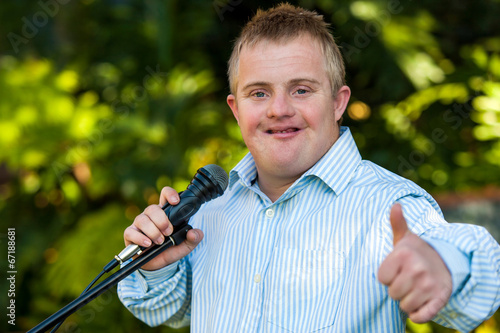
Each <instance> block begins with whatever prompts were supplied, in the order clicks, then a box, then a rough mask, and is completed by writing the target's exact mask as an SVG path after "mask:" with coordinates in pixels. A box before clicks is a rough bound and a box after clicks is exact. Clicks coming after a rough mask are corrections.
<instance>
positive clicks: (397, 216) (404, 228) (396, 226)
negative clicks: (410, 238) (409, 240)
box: [390, 203, 410, 245]
mask: <svg viewBox="0 0 500 333" xmlns="http://www.w3.org/2000/svg"><path fill="white" fill-rule="evenodd" d="M390 220H391V227H392V233H393V235H394V238H393V244H394V245H396V244H397V243H398V242H399V241H400V240H401V239H402V238H403V237H404V236H406V235H407V234H409V233H410V230H408V225H407V224H406V220H405V218H404V216H403V208H402V207H401V205H400V204H398V203H397V204H394V206H392V208H391V216H390Z"/></svg>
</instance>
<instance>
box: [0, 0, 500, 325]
mask: <svg viewBox="0 0 500 333" xmlns="http://www.w3.org/2000/svg"><path fill="white" fill-rule="evenodd" d="M290 2H291V3H293V4H298V5H301V6H304V7H306V8H309V9H315V10H317V11H318V12H320V13H322V14H323V15H325V17H326V19H327V20H328V21H330V22H332V30H333V33H334V35H335V36H336V38H337V40H338V43H339V44H340V45H341V46H342V50H343V52H344V56H345V59H346V65H347V72H348V78H347V80H348V84H349V86H350V87H351V89H352V91H353V97H352V101H351V104H350V106H349V108H348V110H347V112H346V116H345V118H346V119H345V124H346V125H348V126H350V127H351V128H352V131H353V133H354V136H355V139H356V141H357V143H358V145H359V147H360V150H361V152H362V155H363V156H364V158H366V159H370V160H372V161H374V162H376V163H378V164H380V165H382V166H384V167H386V168H388V169H390V170H393V171H394V172H397V173H399V174H401V175H403V176H405V177H408V178H410V179H412V180H414V181H415V182H417V183H418V184H420V185H421V186H423V187H424V188H426V189H427V190H429V191H431V193H439V192H442V191H467V190H471V189H477V188H482V187H484V186H491V185H496V186H498V185H499V183H500V172H499V171H500V34H499V33H498V32H499V31H500V21H499V20H498V17H499V16H500V3H499V1H494V0H489V1H485V0H480V1H470V0H468V1H451V0H444V1H439V2H435V1H430V0H424V1H419V2H415V1H409V0H372V1H368V0H367V1H347V0H338V1H325V0H303V1H290ZM269 6H270V4H269V2H265V1H253V2H252V3H248V2H244V1H236V0H231V1H227V0H214V1H201V0H185V1H182V2H181V1H174V0H166V1H160V0H146V1H139V0H107V1H105V0H103V1H97V0H80V1H77V0H74V1H66V0H65V1H62V0H60V1H56V0H41V1H38V2H34V1H28V0H24V1H21V0H19V1H15V2H14V1H12V2H2V3H0V21H1V22H2V24H1V25H0V35H1V36H2V40H1V42H0V148H1V149H0V221H1V222H0V223H1V226H2V231H1V238H0V241H1V244H3V246H5V247H6V234H5V233H6V230H7V228H8V227H13V228H15V229H16V270H17V272H18V273H17V275H16V326H15V327H12V326H11V325H8V324H7V322H6V320H3V321H2V323H1V325H2V326H0V327H2V330H4V329H5V330H10V331H26V330H28V329H30V328H31V327H33V326H35V325H36V324H38V323H39V322H41V321H42V320H44V319H45V318H47V317H48V316H49V315H50V314H52V313H54V312H55V311H57V310H58V309H60V308H61V307H63V306H64V305H65V304H67V303H68V302H70V301H71V300H73V299H74V298H75V297H77V296H78V295H79V293H80V292H81V291H82V290H83V289H84V288H85V286H86V285H87V284H88V283H89V282H90V281H91V280H92V278H93V277H94V276H95V275H96V274H97V273H98V272H99V271H100V270H101V269H102V267H103V266H104V265H105V264H106V263H107V262H108V261H109V260H110V258H112V257H113V256H114V255H115V254H116V253H117V252H119V251H120V250H121V249H122V248H123V240H122V234H123V230H124V229H125V228H126V226H128V225H129V224H130V223H131V222H132V221H133V219H134V217H135V216H136V215H137V214H138V213H140V212H141V211H142V209H144V208H145V207H146V206H147V205H148V204H152V203H157V201H158V193H159V191H160V190H161V188H162V187H163V186H173V187H174V188H176V189H179V190H182V189H184V188H185V186H186V185H187V183H188V182H189V180H190V179H191V177H192V175H193V174H194V173H195V171H196V170H197V169H198V168H199V167H201V166H203V165H206V164H209V163H217V164H219V165H221V166H222V167H224V168H225V169H226V170H230V169H231V167H233V166H234V165H235V164H236V163H237V161H238V160H239V159H240V158H241V157H242V156H243V155H244V154H245V153H246V149H245V147H244V144H243V141H242V139H241V136H240V133H239V129H238V127H237V125H236V122H235V121H234V120H233V118H232V114H231V112H230V110H229V108H228V107H227V106H226V105H225V97H226V95H227V93H228V87H227V82H226V76H225V71H226V60H227V59H228V57H229V53H230V50H231V42H232V41H233V40H234V39H235V37H236V35H237V34H238V32H239V30H240V28H241V26H242V25H243V24H244V22H246V21H247V20H248V18H249V17H251V16H252V14H253V13H255V12H256V10H257V8H259V7H260V8H268V7H269ZM3 262H5V261H3ZM2 269H3V270H4V271H7V268H6V267H2ZM1 286H2V290H6V289H7V288H6V287H7V284H6V281H5V280H4V281H2V282H1ZM4 299H5V297H2V302H3V300H4ZM2 304H3V303H2ZM110 318H113V320H110ZM498 320H500V317H499V316H498V314H497V315H495V316H494V317H493V318H492V319H491V320H490V321H488V322H487V323H485V324H483V325H482V326H481V327H480V328H478V329H477V330H476V332H480V333H492V332H499V328H498V327H499V326H498V325H497V324H496V321H498ZM115 321H116V322H118V323H119V324H116V323H115ZM60 331H61V332H79V331H91V332H136V331H142V332H172V331H175V330H171V329H169V328H166V327H160V328H149V327H147V326H146V325H144V324H143V323H141V322H139V321H138V320H136V319H135V318H134V317H133V316H132V315H131V314H129V313H128V312H127V310H126V309H124V308H123V307H122V306H121V304H120V303H119V301H118V300H117V297H116V292H115V291H109V292H107V293H105V294H104V295H102V296H100V297H99V298H98V299H96V300H94V301H93V302H91V303H90V304H88V305H87V306H85V307H84V308H82V309H81V310H80V311H78V312H77V314H74V315H72V316H71V317H70V318H68V320H67V322H66V324H65V325H64V326H63V327H61V329H60ZM181 331H183V332H187V331H189V329H185V330H181ZM409 331H411V332H422V333H424V332H451V330H447V329H444V328H442V327H439V326H437V325H434V324H425V325H415V324H412V323H409Z"/></svg>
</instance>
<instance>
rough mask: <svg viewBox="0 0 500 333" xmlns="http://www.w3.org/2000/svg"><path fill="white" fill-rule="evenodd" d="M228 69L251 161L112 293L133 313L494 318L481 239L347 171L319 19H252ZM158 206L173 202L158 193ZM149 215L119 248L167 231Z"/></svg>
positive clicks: (212, 322)
mask: <svg viewBox="0 0 500 333" xmlns="http://www.w3.org/2000/svg"><path fill="white" fill-rule="evenodd" d="M228 73H229V81H230V88H231V94H230V95H229V96H228V98H227V103H228V105H229V107H230V108H231V110H232V111H233V114H234V116H235V118H236V120H237V121H238V124H239V126H240V129H241V133H242V136H243V139H244V141H245V144H246V145H247V147H248V149H249V151H250V153H249V154H248V155H247V156H246V157H245V158H243V160H242V161H240V163H239V164H238V165H237V166H236V167H235V168H234V169H233V170H232V171H231V173H230V179H229V187H228V189H227V190H226V192H225V194H224V195H223V196H222V197H220V198H218V199H216V200H213V201H211V202H209V203H207V204H205V205H204V206H203V207H202V208H201V209H200V210H199V212H198V213H197V214H196V215H195V216H194V217H193V218H192V219H191V220H190V224H191V225H192V226H193V227H194V229H193V230H191V231H189V233H188V235H187V239H186V241H185V242H184V243H182V244H180V245H178V246H176V247H173V248H171V249H169V250H167V251H165V252H164V253H162V254H161V255H160V256H159V257H157V258H155V259H154V260H153V261H151V262H150V263H148V264H147V265H145V266H144V267H143V268H142V269H141V270H140V271H138V272H135V273H134V274H133V275H131V276H130V277H128V278H127V279H125V280H124V281H122V282H121V283H120V285H119V288H118V290H119V295H120V299H121V300H122V302H123V303H124V304H125V305H126V306H127V307H128V309H129V310H130V311H131V312H132V313H134V314H135V315H136V316H137V317H138V318H140V319H141V320H143V321H145V322H146V323H148V324H150V325H160V324H167V325H170V326H173V327H180V326H183V325H189V324H190V325H191V330H192V331H193V332H246V331H248V332H312V331H320V332H404V330H405V321H406V318H407V316H409V317H410V318H411V319H412V320H414V321H416V322H426V321H430V320H435V321H436V322H438V323H441V324H443V325H445V326H449V327H454V328H456V329H458V330H461V331H469V330H471V329H473V328H474V327H476V326H477V325H479V324H480V323H481V322H482V321H484V320H485V319H487V318H488V317H490V316H491V315H492V314H493V313H494V312H495V310H496V309H497V308H498V306H499V304H500V297H499V292H500V248H499V246H498V244H497V243H496V242H495V241H494V240H493V238H492V237H491V236H490V235H489V234H488V233H487V232H486V231H485V230H484V229H483V228H480V227H476V226H472V225H463V224H448V223H447V222H446V221H444V220H443V218H442V215H441V212H440V209H439V207H438V206H437V204H436V202H435V201H434V200H433V199H432V197H430V195H429V194H427V193H426V192H425V191H424V190H422V189H421V188H419V187H418V186H417V185H415V184H413V183H411V182H409V181H407V180H405V179H402V178H401V177H399V176H397V175H394V174H392V173H390V172H388V171H386V170H384V169H382V168H380V167H379V166H376V165H374V164H373V163H371V162H368V161H363V160H361V157H360V155H359V152H358V150H357V148H356V146H355V143H354V140H353V139H352V136H351V134H350V131H349V129H348V128H345V127H340V121H341V118H342V114H343V112H344V110H345V108H346V106H347V103H348V100H349V97H350V90H349V88H348V87H347V86H346V85H345V83H344V67H343V62H342V58H341V54H340V52H339V50H338V48H337V46H336V45H335V42H334V40H333V37H332V36H331V35H330V33H329V32H328V29H327V25H326V23H324V21H323V19H322V17H321V16H318V15H316V14H315V13H312V12H309V11H305V10H303V9H300V8H295V7H293V6H290V5H286V4H285V5H280V6H278V7H276V8H274V9H270V10H268V11H259V12H258V13H257V14H256V15H255V17H254V18H253V19H252V20H251V21H250V22H249V23H248V24H247V26H246V27H245V28H244V29H243V31H242V34H241V36H240V38H239V39H238V40H237V42H236V44H235V46H234V50H233V54H232V56H231V59H230V61H229V71H228ZM167 201H168V202H169V203H170V204H176V203H178V201H179V197H178V195H177V193H176V192H175V191H174V190H173V189H171V188H164V189H163V190H162V193H161V200H160V206H161V205H163V204H164V203H165V202H167ZM160 206H157V205H152V206H149V207H147V208H146V210H145V211H144V213H142V214H141V215H139V216H138V217H137V218H136V219H135V220H134V223H133V224H132V225H131V226H130V227H129V228H127V229H126V230H125V234H124V238H125V243H126V244H127V245H128V244H130V243H135V244H139V245H143V246H149V245H151V243H152V242H155V243H158V244H159V243H162V242H163V240H164V239H165V236H168V235H170V233H171V232H172V226H171V225H170V223H169V221H168V218H167V217H166V216H165V214H164V213H163V211H162V210H161V208H160ZM403 210H404V215H403ZM410 230H411V231H410ZM202 239H203V241H202Z"/></svg>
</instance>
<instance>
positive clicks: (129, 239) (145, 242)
mask: <svg viewBox="0 0 500 333" xmlns="http://www.w3.org/2000/svg"><path fill="white" fill-rule="evenodd" d="M123 239H124V240H125V246H129V245H130V244H137V245H140V246H144V247H150V246H151V244H152V242H151V239H149V238H148V237H147V236H146V235H144V234H143V233H142V232H141V231H140V230H139V229H137V227H136V226H134V225H131V226H129V227H128V228H127V229H125V231H124V232H123Z"/></svg>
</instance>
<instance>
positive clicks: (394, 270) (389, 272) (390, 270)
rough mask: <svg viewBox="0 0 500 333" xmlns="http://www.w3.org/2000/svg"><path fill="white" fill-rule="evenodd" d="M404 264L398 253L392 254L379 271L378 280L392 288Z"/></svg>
mask: <svg viewBox="0 0 500 333" xmlns="http://www.w3.org/2000/svg"><path fill="white" fill-rule="evenodd" d="M402 266H403V262H402V260H401V258H400V256H399V254H398V253H397V252H391V253H389V255H388V256H387V257H386V258H385V259H384V261H383V262H382V264H380V267H379V269H378V280H379V281H380V283H382V284H385V285H386V286H390V285H391V283H392V282H393V280H394V279H395V278H396V277H397V275H398V274H399V272H400V271H401V269H402Z"/></svg>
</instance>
